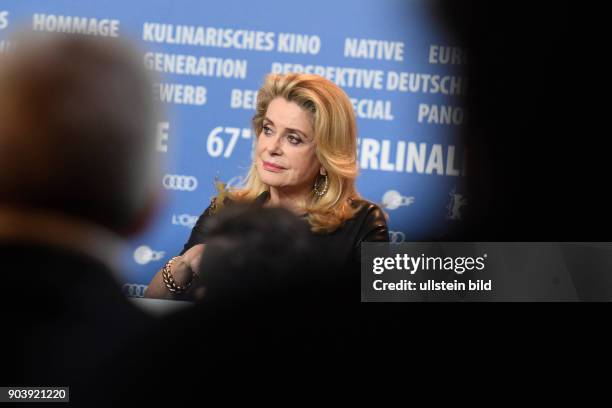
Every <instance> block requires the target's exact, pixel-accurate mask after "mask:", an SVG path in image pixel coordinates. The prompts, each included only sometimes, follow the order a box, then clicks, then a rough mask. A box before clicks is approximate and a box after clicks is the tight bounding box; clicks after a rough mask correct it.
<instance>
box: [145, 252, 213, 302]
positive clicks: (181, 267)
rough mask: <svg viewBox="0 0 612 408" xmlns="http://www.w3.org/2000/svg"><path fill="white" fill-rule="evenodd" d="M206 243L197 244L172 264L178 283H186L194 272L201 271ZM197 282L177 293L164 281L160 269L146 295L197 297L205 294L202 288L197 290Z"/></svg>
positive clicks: (168, 297) (165, 297) (153, 296)
mask: <svg viewBox="0 0 612 408" xmlns="http://www.w3.org/2000/svg"><path fill="white" fill-rule="evenodd" d="M204 248H205V245H204V244H198V245H195V246H193V247H191V248H189V250H187V251H186V252H185V253H184V254H183V255H182V256H181V257H180V258H178V259H177V260H176V261H175V262H173V264H172V276H173V278H174V280H175V282H176V283H177V284H178V285H181V286H183V285H185V284H186V283H187V282H189V281H190V280H191V279H192V278H193V272H195V273H196V274H197V273H199V271H200V263H201V262H202V254H203V253H204ZM196 286H197V283H196V282H192V285H191V287H190V288H189V289H188V290H187V291H186V292H185V293H181V294H175V293H172V292H170V291H169V290H168V288H167V287H166V284H165V283H164V281H163V277H162V271H161V270H160V271H158V272H157V273H156V274H155V276H154V277H153V279H152V280H151V282H150V283H149V286H148V287H147V290H146V291H145V293H144V297H148V298H158V299H188V298H190V297H195V298H196V299H198V298H201V297H202V296H203V292H202V290H195V287H196Z"/></svg>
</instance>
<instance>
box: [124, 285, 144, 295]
mask: <svg viewBox="0 0 612 408" xmlns="http://www.w3.org/2000/svg"><path fill="white" fill-rule="evenodd" d="M145 290H147V285H139V284H138V283H126V284H125V285H123V294H124V295H126V296H129V297H144V293H145Z"/></svg>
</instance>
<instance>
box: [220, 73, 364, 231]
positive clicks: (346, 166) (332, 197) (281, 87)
mask: <svg viewBox="0 0 612 408" xmlns="http://www.w3.org/2000/svg"><path fill="white" fill-rule="evenodd" d="M279 97H280V98H284V99H285V100H287V101H290V102H295V103H296V104H297V105H299V106H300V107H301V108H303V109H305V110H306V111H308V112H310V113H312V124H313V130H314V142H315V146H316V155H317V158H318V159H319V162H320V163H321V165H322V166H323V167H324V168H325V170H326V171H327V177H328V188H327V192H326V193H325V194H324V195H323V196H321V197H319V196H318V195H316V194H314V192H313V193H312V194H311V196H310V197H309V201H308V202H307V203H306V207H305V210H306V211H307V212H308V221H309V223H310V227H311V230H312V231H313V232H332V231H334V230H336V229H337V228H338V227H340V226H341V225H342V224H343V223H344V221H346V220H348V219H350V218H352V217H354V215H355V213H356V212H357V211H358V208H355V206H354V205H352V200H355V199H358V198H360V196H359V193H358V192H357V190H356V188H355V179H356V178H357V174H358V170H357V125H356V123H355V113H354V110H353V106H352V104H351V101H350V100H349V98H348V96H347V95H346V94H345V93H344V91H343V90H342V89H340V87H338V86H337V85H336V84H334V83H333V82H331V81H329V80H327V79H325V78H323V77H321V76H319V75H309V74H285V75H277V74H270V75H268V76H267V77H266V79H265V81H264V84H263V86H262V87H261V89H259V92H258V94H257V108H256V112H255V116H254V117H253V121H252V125H253V129H254V131H255V134H256V135H257V137H259V135H260V134H261V131H262V128H263V120H264V117H265V115H266V112H267V110H268V105H269V104H270V102H271V101H272V100H273V99H275V98H279ZM320 181H321V180H317V183H319V182H320ZM319 184H321V183H319ZM268 189H269V187H268V186H267V185H266V184H264V183H263V182H262V181H261V179H260V178H259V174H258V173H257V169H256V167H255V162H253V164H252V165H251V168H250V169H249V173H248V176H247V178H246V180H245V183H244V187H243V188H242V189H237V190H233V191H230V192H229V195H230V197H231V198H233V199H234V200H238V201H243V200H249V201H250V200H254V199H255V198H256V197H257V196H258V195H259V194H261V193H263V192H264V191H266V190H268Z"/></svg>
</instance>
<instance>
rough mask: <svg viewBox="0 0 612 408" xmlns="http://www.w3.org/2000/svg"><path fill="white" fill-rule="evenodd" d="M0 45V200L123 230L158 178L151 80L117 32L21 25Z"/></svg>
mask: <svg viewBox="0 0 612 408" xmlns="http://www.w3.org/2000/svg"><path fill="white" fill-rule="evenodd" d="M13 42H14V43H15V44H16V45H15V47H13V49H12V50H11V51H10V52H8V53H5V54H4V55H0V162H1V163H2V171H1V172H0V204H2V205H9V206H18V207H20V208H32V209H33V210H45V211H53V212H60V213H62V214H67V215H70V216H74V217H78V218H81V219H86V220H89V221H93V222H95V223H98V224H100V225H104V226H106V227H108V228H111V229H114V230H116V231H119V232H122V233H125V232H126V230H128V229H129V228H130V227H131V225H132V224H133V223H137V222H138V217H140V216H142V214H143V213H144V212H145V211H146V209H147V208H148V207H149V206H150V205H151V197H152V194H153V193H154V191H155V189H154V181H155V180H156V179H157V177H158V174H157V171H158V169H157V166H156V162H155V159H156V156H155V154H154V137H153V136H154V133H153V129H154V127H153V126H154V120H155V118H156V108H155V103H154V101H153V98H152V96H153V95H152V84H151V80H150V78H149V77H148V74H147V72H146V71H145V69H144V66H143V64H142V61H141V58H139V55H138V53H137V52H136V50H135V49H133V48H132V46H130V45H129V44H126V43H125V42H123V41H120V40H117V39H108V38H102V37H92V36H84V35H77V34H48V33H25V34H24V33H20V34H18V35H16V36H15V39H14V41H13Z"/></svg>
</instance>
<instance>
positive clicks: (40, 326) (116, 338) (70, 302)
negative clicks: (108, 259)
mask: <svg viewBox="0 0 612 408" xmlns="http://www.w3.org/2000/svg"><path fill="white" fill-rule="evenodd" d="M0 257H1V259H2V260H3V279H2V296H1V299H2V301H1V304H2V311H3V313H2V315H3V337H4V340H5V341H6V340H8V342H9V346H8V347H6V346H5V349H4V353H3V363H2V377H3V378H2V381H1V382H2V384H5V385H23V386H70V387H71V389H70V393H71V401H79V400H81V401H84V399H85V398H86V399H87V400H89V399H90V398H91V396H88V395H87V394H88V389H89V387H90V386H91V384H94V383H96V382H97V381H100V380H101V379H102V377H104V376H108V375H110V376H112V375H115V374H114V373H112V372H108V371H101V370H99V368H100V367H102V366H103V364H105V363H106V362H107V361H108V360H109V359H110V360H112V358H113V356H114V355H116V354H117V353H119V352H120V351H121V350H123V349H124V348H127V347H130V344H131V343H132V342H134V341H136V339H138V338H139V337H140V336H141V335H142V334H143V333H145V331H146V330H148V329H149V328H150V326H151V323H152V319H151V318H150V317H149V316H147V315H146V314H144V313H143V312H142V311H141V310H140V309H138V308H137V307H136V306H134V305H133V304H131V303H130V302H129V300H128V299H127V298H126V297H125V296H124V295H123V293H122V291H121V288H120V286H119V285H118V283H117V282H116V281H115V280H114V278H113V276H112V274H111V271H110V270H109V269H108V268H107V267H106V266H105V265H103V264H102V263H100V262H98V261H96V260H93V259H91V258H89V257H87V256H85V255H82V254H80V253H76V252H73V251H70V250H67V249H62V248H56V247H49V246H43V245H39V244H29V243H8V242H5V243H2V244H0Z"/></svg>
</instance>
